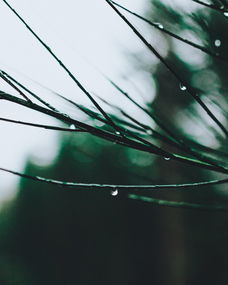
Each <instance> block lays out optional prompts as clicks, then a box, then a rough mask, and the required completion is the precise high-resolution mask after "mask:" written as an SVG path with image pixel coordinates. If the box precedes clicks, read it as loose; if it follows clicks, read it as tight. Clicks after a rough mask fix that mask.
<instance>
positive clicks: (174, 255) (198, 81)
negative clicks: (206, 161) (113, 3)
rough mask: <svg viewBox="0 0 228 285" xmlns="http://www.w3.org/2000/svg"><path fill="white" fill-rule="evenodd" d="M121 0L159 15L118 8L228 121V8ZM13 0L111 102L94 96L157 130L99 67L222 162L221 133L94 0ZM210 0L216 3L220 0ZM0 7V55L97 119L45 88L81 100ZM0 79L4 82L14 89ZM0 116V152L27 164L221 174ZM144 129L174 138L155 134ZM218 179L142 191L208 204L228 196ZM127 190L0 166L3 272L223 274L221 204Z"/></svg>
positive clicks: (102, 177) (51, 276)
mask: <svg viewBox="0 0 228 285" xmlns="http://www.w3.org/2000/svg"><path fill="white" fill-rule="evenodd" d="M132 2H133V3H132ZM118 3H119V4H121V5H123V6H126V7H127V8H129V9H130V10H132V11H134V12H136V13H138V14H140V15H142V16H144V17H146V18H147V19H149V20H151V21H152V22H154V23H156V25H157V26H159V27H160V28H159V29H157V28H156V27H151V26H150V25H149V24H148V23H146V22H143V21H142V20H140V19H138V18H137V17H134V16H133V15H131V14H129V13H127V12H126V11H123V10H121V12H122V13H123V14H124V15H125V16H126V17H127V18H128V19H129V20H130V21H131V22H132V23H133V24H134V25H135V26H136V27H137V29H139V30H140V32H142V34H143V35H144V36H145V38H146V39H147V40H148V42H149V43H151V44H152V46H153V47H155V48H156V49H157V50H158V51H159V53H160V54H161V55H162V56H163V57H164V58H165V59H166V60H167V61H168V62H169V63H170V64H171V65H172V66H173V68H174V69H175V71H176V72H178V73H179V74H181V76H182V77H183V78H184V80H185V82H187V83H188V85H190V86H192V88H194V90H196V92H197V94H198V95H199V96H200V97H201V99H202V100H203V101H204V102H205V103H206V104H207V106H208V107H210V109H211V110H212V111H213V113H214V114H215V115H216V116H217V117H218V118H219V120H220V121H221V122H222V123H223V124H224V125H226V126H227V96H226V93H227V88H228V86H227V58H226V57H227V48H228V38H227V21H228V18H227V17H226V15H224V14H223V13H221V12H219V11H217V10H216V9H211V8H208V7H205V6H202V5H200V4H198V3H195V2H193V1H190V0H185V1H177V0H175V1H174V0H173V1H168V0H163V1H152V0H151V1H148V0H147V1H142V0H137V1H136V0H135V1H129V0H120V1H119V2H118ZM211 3H212V2H211ZM11 4H12V5H13V7H14V8H15V10H16V11H17V12H18V13H19V14H20V15H21V16H22V17H23V18H24V19H25V20H26V21H27V22H28V23H29V25H30V26H31V27H32V28H33V29H34V30H35V31H36V32H37V33H38V34H39V36H41V38H42V39H44V40H45V42H47V43H48V45H49V46H50V47H51V49H52V50H54V51H55V53H56V54H58V56H59V57H60V58H61V59H62V60H63V61H64V62H65V64H66V65H67V66H68V67H69V68H70V69H71V70H72V71H73V73H74V74H75V75H76V76H77V78H79V79H80V81H82V82H83V84H84V85H85V86H86V88H87V89H88V90H89V91H91V92H93V94H96V95H98V96H99V98H102V99H104V100H106V101H107V102H109V104H106V103H105V102H103V101H102V99H98V100H99V104H101V106H102V107H103V108H104V109H105V111H107V112H108V113H109V114H112V115H113V116H116V117H117V118H120V119H125V117H124V115H123V113H121V112H120V110H119V109H118V108H121V109H122V110H124V111H125V112H126V113H127V114H129V115H131V116H133V117H134V118H135V119H137V120H139V121H140V123H141V124H145V125H147V126H149V127H152V128H155V129H156V130H158V131H160V132H161V133H162V130H160V129H159V127H158V126H157V125H156V124H155V122H154V121H153V120H152V119H151V118H150V117H149V116H147V115H145V113H144V112H143V111H142V110H140V109H139V108H137V107H136V106H135V105H134V104H133V103H131V102H129V100H127V99H126V98H125V97H124V96H121V94H120V93H119V92H118V91H117V90H116V89H115V88H113V86H112V85H111V84H110V82H108V81H107V80H106V79H105V77H104V76H103V74H105V76H108V77H109V78H111V79H112V80H114V81H115V82H117V83H118V84H119V85H120V86H121V87H122V88H123V89H124V90H125V91H126V92H128V94H130V96H131V97H132V98H134V100H136V102H137V103H138V104H140V105H141V106H144V107H145V108H146V109H147V110H148V112H150V113H151V114H153V115H154V116H157V117H159V118H160V120H161V121H162V122H163V123H164V124H165V125H166V126H167V127H168V128H169V129H171V130H172V131H173V132H174V133H175V134H176V135H177V136H179V137H180V138H184V139H185V141H187V142H188V143H189V144H190V145H191V146H193V147H194V146H195V145H196V144H200V145H201V146H202V150H205V147H207V148H208V149H207V152H208V153H207V154H208V155H209V156H210V157H211V158H212V159H214V161H220V163H221V164H222V165H224V166H225V165H226V162H227V154H226V151H227V140H226V139H225V137H224V135H223V133H222V132H221V131H220V130H219V129H218V127H217V126H216V125H215V124H214V123H213V121H212V120H211V119H210V117H209V116H208V115H207V114H206V113H205V112H204V111H203V110H202V108H200V107H199V105H198V104H197V103H196V102H195V101H194V100H193V99H192V98H191V96H189V94H188V93H187V92H186V90H185V89H186V88H184V87H183V86H180V82H178V80H177V79H176V78H175V77H174V76H173V75H172V74H171V73H170V71H169V70H167V68H165V67H164V65H163V64H162V63H161V62H160V61H159V60H158V59H157V58H156V57H155V56H154V55H153V54H151V53H150V52H149V51H148V50H147V48H146V47H145V46H144V45H143V44H142V43H141V42H140V40H139V39H138V38H137V37H136V36H135V35H134V33H132V31H131V30H130V29H129V27H128V26H127V25H126V24H125V23H124V22H123V21H122V20H121V19H120V18H119V17H118V16H117V15H116V14H115V13H114V11H113V10H112V9H111V8H110V7H109V6H108V5H107V3H106V2H105V1H100V0H94V1H89V0H84V1H80V3H77V1H76V2H75V1H67V2H60V1H52V0H49V1H43V0H41V1H38V2H34V1H28V0H23V1H22V0H21V1H11ZM213 4H214V5H215V6H216V7H218V8H221V9H223V7H226V8H227V6H226V4H227V3H226V2H224V1H214V2H213ZM0 13H1V19H3V20H2V21H3V23H4V25H2V29H1V36H2V43H1V55H0V64H1V69H3V70H5V71H7V72H9V74H12V75H13V76H14V77H15V78H17V79H18V80H20V81H21V82H23V84H25V85H26V86H29V87H30V89H31V90H33V91H34V92H36V93H38V94H39V95H40V96H41V97H42V98H44V99H45V100H47V101H48V102H50V103H51V104H53V105H54V106H55V107H56V108H58V109H59V110H61V111H62V112H64V113H66V114H69V115H70V116H72V117H73V118H76V119H79V120H81V121H83V122H86V123H88V124H90V125H94V126H96V127H99V128H104V129H105V128H106V126H105V125H102V124H101V123H100V122H98V121H96V120H93V119H91V117H89V116H86V115H85V114H83V112H80V110H77V109H75V108H74V107H72V105H70V104H67V103H66V102H65V101H63V100H61V99H60V98H59V97H57V96H56V93H54V92H57V93H59V94H62V95H64V96H65V97H67V98H69V99H72V100H75V101H76V102H77V103H78V104H82V105H83V106H86V107H89V108H92V106H91V103H90V102H89V100H88V99H87V98H85V95H84V94H83V93H82V92H81V91H80V90H79V89H78V88H77V87H75V85H74V84H72V82H71V81H70V79H69V78H68V76H67V75H66V74H65V73H64V71H62V70H61V69H60V67H59V66H58V64H57V63H56V62H55V61H54V60H53V59H52V58H51V57H50V55H49V54H48V53H47V52H46V51H45V50H44V49H43V48H42V46H40V45H39V43H37V42H36V40H35V39H34V38H33V37H32V35H31V34H30V33H29V32H28V30H26V28H25V27H24V26H23V25H22V24H21V22H19V21H18V19H17V18H16V17H15V15H13V13H12V11H10V10H9V9H8V8H7V6H6V5H5V4H4V2H3V1H2V2H1V4H0ZM163 29H168V30H170V31H172V32H173V33H174V34H176V35H178V36H180V37H181V38H185V39H188V40H191V41H193V42H195V43H197V44H199V45H202V46H204V47H206V48H208V49H209V50H210V51H212V52H213V53H214V54H219V55H220V56H221V58H222V60H221V58H220V59H218V58H216V57H213V56H210V55H208V54H206V53H204V52H202V51H200V50H198V49H195V48H194V47H191V46H189V45H187V44H186V43H183V42H180V41H178V40H177V39H175V38H173V37H170V36H169V35H167V34H166V33H164V32H163ZM1 83H2V85H1V90H4V91H7V92H9V93H10V94H14V93H15V91H14V90H13V89H12V88H11V87H9V86H7V84H6V83H4V82H3V81H2V82H1ZM96 98H98V97H96ZM1 101H2V102H1V104H0V111H1V116H2V117H7V118H11V119H12V118H13V119H16V120H26V121H29V122H35V123H43V124H52V125H56V126H63V124H62V123H59V122H58V121H57V120H54V119H53V118H50V117H48V116H46V115H41V114H38V113H37V114H36V113H35V112H34V111H32V110H26V109H25V108H23V107H21V106H18V105H16V104H13V103H11V102H4V101H3V100H1ZM110 104H113V105H115V106H117V108H114V107H113V106H112V105H110ZM0 130H1V134H2V136H1V140H0V152H1V153H0V155H1V156H0V157H1V165H0V166H1V167H6V168H9V169H12V170H16V171H20V172H23V173H26V174H29V175H35V176H42V177H47V178H52V179H57V180H62V181H72V182H82V183H107V184H171V183H191V182H197V181H207V180H213V179H219V178H221V179H222V178H223V177H225V176H224V175H221V174H219V173H216V172H213V171H206V170H201V169H200V168H195V167H193V166H188V165H185V164H182V163H179V162H175V161H172V159H170V160H165V159H163V158H162V157H158V156H154V155H148V154H147V153H143V152H139V151H136V150H134V149H131V148H125V147H123V146H120V145H117V144H114V143H110V142H106V141H105V140H102V139H99V138H96V137H93V136H91V135H90V134H88V133H65V132H64V133H63V132H57V131H51V130H42V129H36V128H32V127H27V126H18V125H13V124H9V123H6V122H0ZM151 141H152V142H153V143H155V144H156V145H157V146H159V147H162V148H164V149H166V150H168V151H171V152H174V153H176V152H178V150H176V149H175V148H173V147H170V146H168V145H167V144H165V142H163V141H157V140H155V139H154V138H151ZM209 149H212V150H214V151H216V153H215V152H214V153H213V151H211V153H209ZM227 191H228V189H227V185H217V186H208V187H205V188H203V189H202V190H200V191H199V190H197V191H196V190H195V189H194V187H192V188H191V189H189V190H188V191H185V192H180V191H172V192H171V191H168V190H167V191H162V192H156V193H153V197H155V198H161V199H167V200H175V201H182V200H183V201H188V202H193V203H211V204H212V203H214V204H216V203H220V202H223V203H224V202H227V199H228V198H227ZM127 194H128V193H118V195H116V196H113V195H112V193H108V192H102V191H101V192H96V191H94V192H87V191H86V190H83V191H75V190H67V189H64V188H61V187H56V186H53V185H47V184H43V183H38V182H34V181H29V180H25V179H20V178H18V177H15V176H13V175H10V174H6V173H0V203H1V204H0V206H1V211H0V249H1V254H0V284H4V285H5V284H6V285H8V284H9V285H11V284H63V283H65V284H69V285H71V284H79V285H80V284H83V285H87V284H111V285H112V284H113V285H114V284H147V283H149V282H150V283H152V284H221V285H223V284H227V281H228V276H227V272H226V271H227V270H226V269H227V266H228V259H227V249H228V246H227V238H228V229H227V221H228V214H227V213H226V212H213V211H201V210H189V209H174V208H166V207H159V206H154V205H153V204H150V203H143V202H141V201H135V200H130V199H128V196H127Z"/></svg>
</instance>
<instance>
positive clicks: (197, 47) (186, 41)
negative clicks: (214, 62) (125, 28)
mask: <svg viewBox="0 0 228 285" xmlns="http://www.w3.org/2000/svg"><path fill="white" fill-rule="evenodd" d="M109 1H110V2H111V3H112V4H114V5H115V6H117V7H119V8H121V9H123V10H124V11H126V12H128V13H130V14H131V15H134V16H135V17H137V18H139V19H141V20H142V21H144V22H146V23H148V24H149V25H151V26H152V27H154V28H156V29H158V30H159V31H161V32H163V33H165V34H167V35H169V36H171V37H173V38H175V39H177V40H179V41H181V42H183V43H186V44H188V45H190V46H192V47H194V48H196V49H198V50H201V51H202V52H204V53H206V54H208V55H210V56H213V57H215V58H218V59H220V60H222V61H224V60H225V61H228V59H226V58H224V57H222V56H221V55H220V54H218V53H217V52H216V53H215V52H213V51H212V50H209V49H207V48H205V47H204V46H201V45H198V44H196V43H194V42H192V41H190V40H188V39H185V38H182V37H180V36H178V35H177V34H174V33H173V32H171V31H169V30H167V29H166V28H165V27H164V26H163V25H161V24H159V23H156V22H152V21H150V20H148V19H146V18H145V17H142V16H141V15H139V14H137V13H135V12H133V11H131V10H130V9H128V8H126V7H124V6H122V5H120V4H118V3H116V2H114V1H112V0H109Z"/></svg>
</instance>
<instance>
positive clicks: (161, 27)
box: [155, 23, 164, 29]
mask: <svg viewBox="0 0 228 285" xmlns="http://www.w3.org/2000/svg"><path fill="white" fill-rule="evenodd" d="M155 24H156V26H157V27H158V28H159V29H164V26H163V25H162V24H160V23H155Z"/></svg>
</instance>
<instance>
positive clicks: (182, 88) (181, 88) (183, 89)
mask: <svg viewBox="0 0 228 285" xmlns="http://www.w3.org/2000/svg"><path fill="white" fill-rule="evenodd" d="M180 90H181V91H185V90H187V87H186V86H185V85H183V84H182V83H180Z"/></svg>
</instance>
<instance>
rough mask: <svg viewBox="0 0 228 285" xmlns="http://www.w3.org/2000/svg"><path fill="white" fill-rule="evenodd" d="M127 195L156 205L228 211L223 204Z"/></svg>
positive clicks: (227, 207)
mask: <svg viewBox="0 0 228 285" xmlns="http://www.w3.org/2000/svg"><path fill="white" fill-rule="evenodd" d="M128 197H129V198H130V199H134V200H140V201H143V202H149V203H152V204H155V205H158V206H166V207H174V208H187V209H195V210H210V211H211V210H216V211H228V206H225V205H205V204H195V203H188V202H183V201H180V202H177V201H168V200H161V199H157V198H152V197H147V196H141V195H135V194H129V195H128Z"/></svg>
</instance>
